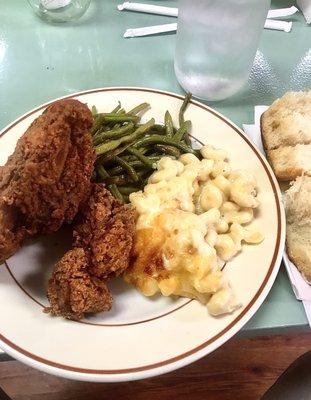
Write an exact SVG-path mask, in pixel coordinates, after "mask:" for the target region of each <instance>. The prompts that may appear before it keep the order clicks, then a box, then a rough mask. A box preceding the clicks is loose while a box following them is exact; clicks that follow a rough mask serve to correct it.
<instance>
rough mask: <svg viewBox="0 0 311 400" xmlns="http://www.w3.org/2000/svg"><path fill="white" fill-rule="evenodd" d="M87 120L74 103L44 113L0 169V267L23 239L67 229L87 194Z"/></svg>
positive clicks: (89, 153)
mask: <svg viewBox="0 0 311 400" xmlns="http://www.w3.org/2000/svg"><path fill="white" fill-rule="evenodd" d="M91 126H92V115H91V112H90V110H89V109H88V107H87V106H86V105H85V104H82V103H80V102H79V101H78V100H74V99H66V100H60V101H57V102H55V103H53V104H52V105H50V106H49V107H47V109H46V110H45V111H44V112H43V114H42V115H41V116H39V117H38V118H37V119H36V120H35V121H34V122H33V123H32V124H31V125H30V127H29V128H28V129H27V131H26V132H25V134H24V135H23V136H22V137H21V138H20V139H19V140H18V142H17V145H16V148H15V151H14V153H13V154H12V155H11V156H10V157H9V159H8V161H7V163H6V165H5V166H3V167H0V232H1V234H0V263H1V262H2V261H4V260H5V259H6V258H8V257H9V256H10V255H12V254H13V253H14V252H15V251H16V250H17V249H18V247H19V246H20V245H21V243H22V241H23V240H24V239H25V237H27V236H32V235H34V234H37V233H49V232H54V231H56V230H58V229H59V228H60V227H61V225H62V224H63V223H71V222H72V220H73V218H74V217H75V215H76V213H77V211H78V209H79V207H80V204H81V203H82V202H83V201H85V199H86V198H87V196H88V193H89V188H90V178H91V174H92V171H93V164H94V160H95V153H94V149H93V146H92V140H91V135H90V133H89V130H90V128H91Z"/></svg>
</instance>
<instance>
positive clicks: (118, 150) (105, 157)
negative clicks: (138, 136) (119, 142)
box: [98, 140, 135, 163]
mask: <svg viewBox="0 0 311 400" xmlns="http://www.w3.org/2000/svg"><path fill="white" fill-rule="evenodd" d="M134 143H135V140H133V141H132V142H130V143H125V144H124V145H123V146H119V147H117V148H116V149H115V150H112V151H110V152H108V153H105V154H102V155H101V156H99V158H98V161H99V162H100V163H106V162H108V161H110V160H112V159H113V157H115V156H118V155H119V154H122V153H123V152H124V151H125V150H126V149H127V148H128V147H130V146H132V145H133V144H134Z"/></svg>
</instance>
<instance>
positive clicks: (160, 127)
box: [136, 124, 165, 134]
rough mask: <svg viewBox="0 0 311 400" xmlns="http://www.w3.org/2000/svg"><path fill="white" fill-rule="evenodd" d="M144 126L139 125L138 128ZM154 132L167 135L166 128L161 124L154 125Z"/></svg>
mask: <svg viewBox="0 0 311 400" xmlns="http://www.w3.org/2000/svg"><path fill="white" fill-rule="evenodd" d="M141 125H142V124H137V125H136V126H137V127H140V126H141ZM152 130H154V131H156V132H157V133H163V134H165V126H164V125H160V124H154V125H153V127H152Z"/></svg>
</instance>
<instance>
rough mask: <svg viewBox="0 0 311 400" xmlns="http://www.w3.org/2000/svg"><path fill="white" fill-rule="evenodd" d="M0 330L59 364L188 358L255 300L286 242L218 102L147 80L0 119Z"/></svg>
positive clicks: (121, 364) (119, 374) (280, 217)
mask: <svg viewBox="0 0 311 400" xmlns="http://www.w3.org/2000/svg"><path fill="white" fill-rule="evenodd" d="M0 148H1V152H0V165H1V166H2V167H0V229H1V230H0V262H1V263H3V265H1V270H0V286H1V290H0V312H1V327H0V344H1V347H2V348H3V350H4V351H5V352H7V353H8V354H10V355H12V356H13V357H14V358H16V359H19V360H21V361H23V362H25V363H27V364H29V365H31V366H33V367H36V368H39V369H41V370H42V371H45V372H49V373H52V374H55V375H58V376H63V377H66V378H72V379H77V380H88V381H96V382H117V381H128V380H135V379H142V378H146V377H150V376H155V375H159V374H163V373H165V372H169V371H172V370H174V369H177V368H180V367H182V366H185V365H187V364H189V363H191V362H193V361H195V360H197V359H199V358H201V357H203V356H205V355H207V354H209V353H210V352H212V351H213V350H215V349H216V348H218V347H219V346H221V345H222V344H223V343H225V342H226V341H227V340H228V339H230V338H231V337H232V336H233V335H234V334H235V333H237V332H238V331H239V330H240V329H241V328H242V327H243V326H244V325H245V324H246V323H247V321H249V320H250V318H251V317H252V316H253V315H254V313H255V312H256V311H257V310H258V308H259V307H260V306H261V304H262V303H263V301H264V300H265V298H266V296H267V295H268V293H269V291H270V289H271V287H272V285H273V282H274V280H275V278H276V275H277V272H278V269H279V266H280V263H281V259H282V253H283V249H284V241H285V222H284V211H283V206H282V202H281V194H280V190H279V186H278V183H277V181H276V179H275V177H274V175H273V172H272V170H271V168H270V166H269V164H268V162H267V161H266V159H265V158H264V157H263V156H262V155H261V153H260V152H259V151H258V149H257V148H256V147H255V146H254V145H253V144H252V142H251V141H250V140H249V139H248V138H247V137H246V136H245V135H244V133H243V132H242V131H241V130H240V129H239V128H238V127H237V126H236V125H234V124H233V123H232V122H231V121H229V120H228V119H227V118H226V117H224V116H223V115H221V114H220V113H218V112H216V111H215V110H213V109H212V108H209V107H207V106H206V105H204V104H202V103H200V102H197V101H194V100H192V99H191V96H190V95H187V96H185V97H183V96H180V95H177V94H174V93H169V92H163V91H160V90H155V89H147V88H133V87H120V88H102V89H93V90H89V91H84V92H79V93H76V94H73V95H70V96H66V97H64V98H61V99H56V100H55V101H53V102H50V103H47V104H43V105H41V106H39V107H37V108H36V109H34V110H32V111H30V112H28V113H27V114H25V115H23V116H21V117H20V118H18V119H17V120H16V121H14V122H13V123H12V124H11V125H9V126H8V127H6V128H5V129H4V130H2V131H1V133H0Z"/></svg>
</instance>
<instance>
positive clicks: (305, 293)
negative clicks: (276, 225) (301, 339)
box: [243, 106, 311, 327]
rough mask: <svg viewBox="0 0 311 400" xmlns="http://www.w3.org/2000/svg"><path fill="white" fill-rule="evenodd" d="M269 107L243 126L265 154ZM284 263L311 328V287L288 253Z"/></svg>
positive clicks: (284, 256)
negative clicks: (264, 124)
mask: <svg viewBox="0 0 311 400" xmlns="http://www.w3.org/2000/svg"><path fill="white" fill-rule="evenodd" d="M267 108H268V107H267V106H256V107H255V114H254V121H255V123H254V124H253V125H246V124H243V129H244V131H245V133H246V134H247V136H248V137H249V138H250V139H251V140H252V141H253V142H254V144H255V145H256V146H257V147H258V149H259V150H260V151H261V152H262V153H263V154H264V150H263V145H262V141H261V132H260V117H261V115H262V114H263V113H264V112H265V111H266V110H267ZM283 261H284V264H285V267H286V270H287V274H288V277H289V280H290V282H291V285H292V288H293V291H294V293H295V296H296V298H297V299H298V300H301V301H302V303H303V306H304V309H305V312H306V315H307V318H308V321H309V325H310V327H311V286H310V285H308V284H307V282H306V281H305V280H304V279H303V277H302V276H301V274H300V272H299V271H298V270H297V268H296V266H295V265H294V264H293V263H292V262H291V261H290V260H289V259H288V257H287V254H286V252H284V254H283Z"/></svg>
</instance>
